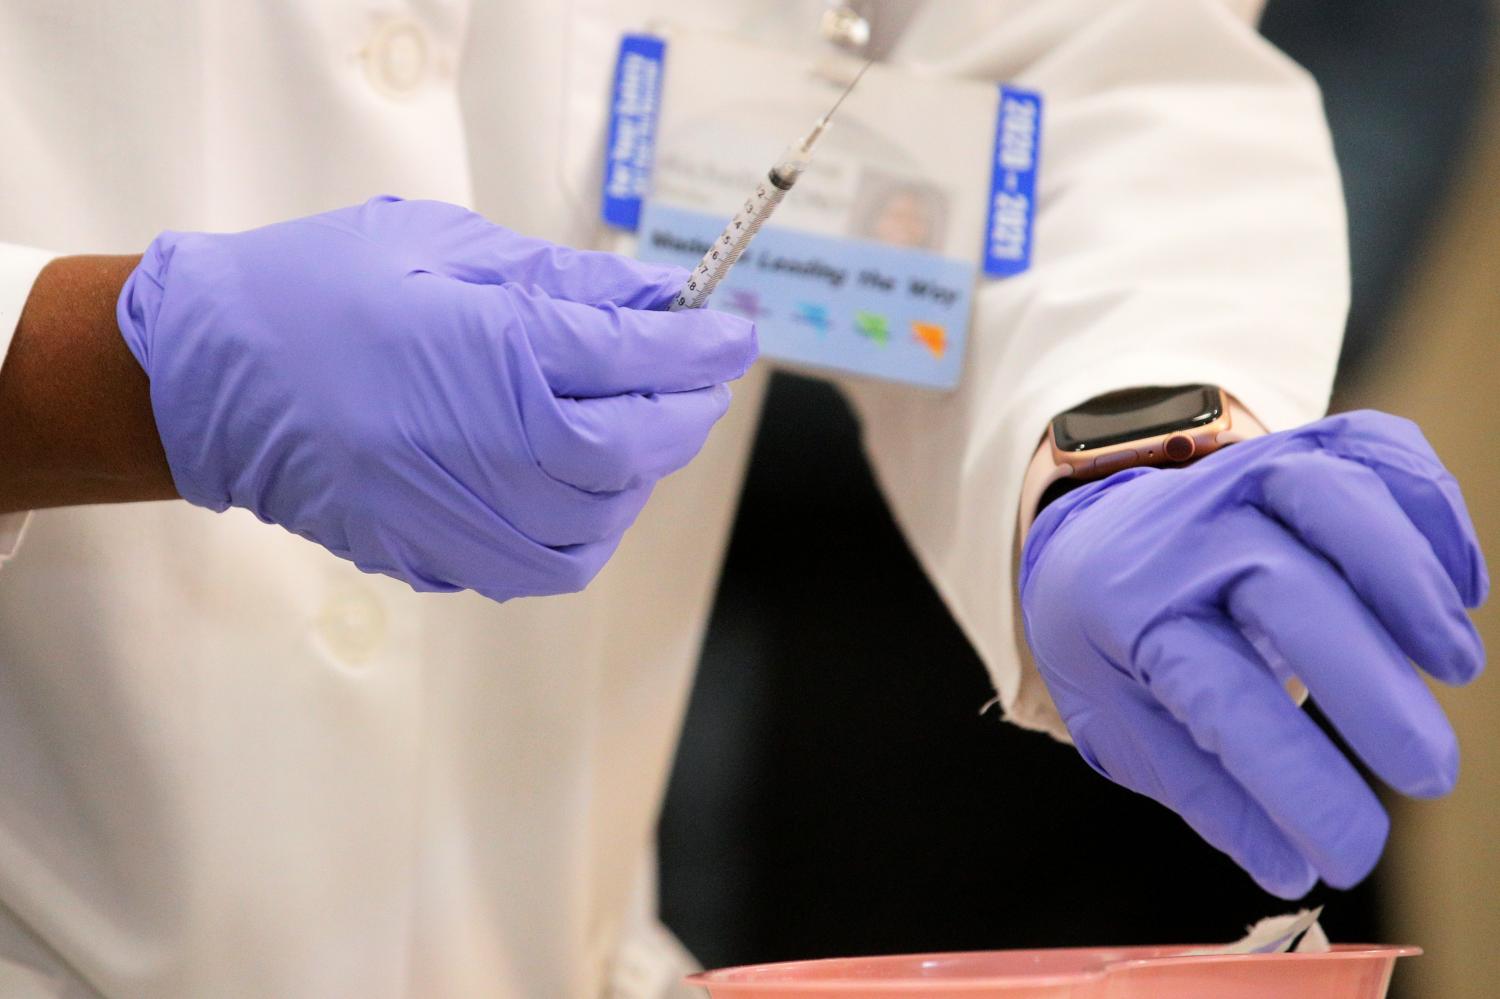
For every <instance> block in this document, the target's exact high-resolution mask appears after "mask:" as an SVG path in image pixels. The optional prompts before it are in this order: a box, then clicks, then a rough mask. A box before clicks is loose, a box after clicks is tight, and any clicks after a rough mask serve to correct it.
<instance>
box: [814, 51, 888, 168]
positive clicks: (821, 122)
mask: <svg viewBox="0 0 1500 999" xmlns="http://www.w3.org/2000/svg"><path fill="white" fill-rule="evenodd" d="M874 63H875V60H874V59H869V60H867V61H866V62H865V64H864V65H863V66H861V67H859V72H858V73H855V74H854V79H852V80H850V81H849V85H848V86H847V87H845V88H844V90H843V92H842V93H840V94H839V97H838V100H836V101H834V102H833V107H831V108H829V109H828V110H827V111H826V112H824V114H823V117H821V118H819V119H818V122H817V124H815V125H814V126H813V128H812V131H811V132H808V133H807V135H806V136H804V137H803V139H802V151H803V152H804V153H806V152H811V151H812V146H813V143H814V142H817V141H818V139H820V138H822V136H823V131H824V129H826V128H828V123H829V122H830V121H832V120H833V113H834V112H835V111H837V110H838V109H839V105H841V104H843V103H844V98H845V97H848V96H849V93H850V91H852V90H853V89H854V85H855V84H856V83H858V82H859V79H860V77H862V76H864V75H865V70H867V69H869V68H870V67H871V66H872V65H874Z"/></svg>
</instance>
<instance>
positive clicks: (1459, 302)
mask: <svg viewBox="0 0 1500 999" xmlns="http://www.w3.org/2000/svg"><path fill="white" fill-rule="evenodd" d="M1486 93H1487V100H1486V102H1485V107H1484V109H1483V112H1482V116H1481V118H1480V120H1479V121H1478V123H1477V125H1476V127H1475V129H1474V131H1473V135H1474V138H1475V140H1476V144H1475V146H1474V147H1473V148H1472V149H1471V150H1470V151H1469V155H1468V156H1467V157H1466V158H1465V169H1464V171H1463V174H1462V177H1461V179H1460V182H1459V185H1458V187H1457V189H1456V190H1455V191H1454V194H1453V196H1452V197H1451V198H1450V199H1448V201H1447V203H1446V204H1445V205H1444V206H1443V207H1442V209H1441V210H1440V211H1439V212H1438V213H1437V214H1436V216H1435V217H1434V219H1433V220H1432V223H1433V224H1432V226H1431V231H1430V233H1429V238H1428V239H1427V240H1426V241H1425V243H1424V245H1423V248H1422V252H1421V254H1420V256H1419V257H1418V258H1417V261H1418V266H1417V267H1416V269H1415V271H1414V274H1413V277H1414V280H1413V281H1412V282H1411V285H1410V287H1409V288H1407V289H1406V293H1405V294H1404V296H1403V297H1402V300H1401V301H1400V302H1399V304H1398V307H1397V311H1396V314H1395V316H1394V317H1393V320H1392V325H1391V329H1390V333H1389V336H1387V337H1386V338H1385V339H1384V341H1383V342H1382V343H1381V344H1380V347H1379V348H1378V350H1377V351H1376V353H1375V354H1374V355H1373V356H1372V357H1371V358H1370V361H1369V364H1368V365H1367V366H1366V367H1365V369H1364V370H1363V371H1362V372H1361V374H1360V376H1359V377H1357V378H1351V379H1349V380H1348V381H1347V382H1346V383H1345V384H1344V385H1343V386H1341V389H1340V392H1339V394H1338V397H1337V398H1336V400H1335V404H1336V405H1337V406H1338V407H1339V408H1344V409H1352V408H1358V407H1361V406H1378V407H1380V408H1382V409H1387V410H1390V411H1392V412H1395V413H1400V414H1401V415H1403V416H1408V417H1410V418H1412V419H1414V420H1416V421H1417V422H1418V423H1420V424H1421V425H1422V427H1423V428H1424V429H1425V430H1426V432H1427V436H1428V438H1429V439H1430V440H1431V441H1432V443H1433V446H1434V447H1435V448H1436V449H1437V451H1438V454H1440V455H1441V456H1442V457H1443V460H1444V461H1446V462H1447V463H1448V466H1449V467H1450V468H1452V469H1453V470H1454V472H1455V474H1456V475H1457V476H1458V478H1459V481H1460V482H1461V483H1462V484H1463V487H1464V493H1465V495H1466V496H1467V497H1468V501H1469V508H1470V511H1471V512H1472V513H1473V515H1474V521H1475V524H1476V526H1477V527H1478V529H1479V534H1480V538H1481V540H1482V542H1483V544H1484V550H1485V553H1486V554H1487V555H1488V556H1489V562H1490V572H1491V575H1492V577H1495V578H1497V579H1500V455H1497V454H1496V452H1495V450H1494V449H1495V448H1496V447H1497V446H1500V198H1497V195H1496V192H1497V191H1500V73H1495V72H1493V71H1492V72H1491V74H1490V78H1489V79H1488V81H1487V86H1486ZM1476 620H1477V621H1478V624H1479V630H1480V632H1481V633H1482V634H1483V635H1484V638H1485V643H1486V645H1487V647H1488V649H1489V658H1490V664H1491V666H1490V670H1489V672H1488V673H1487V674H1486V675H1485V676H1483V677H1481V678H1480V679H1479V681H1478V682H1476V683H1475V684H1473V685H1472V686H1470V687H1468V688H1465V689H1462V690H1442V689H1440V690H1439V691H1438V696H1439V699H1440V700H1441V701H1442V702H1443V704H1444V706H1445V707H1446V709H1447V711H1448V716H1449V717H1450V718H1451V719H1453V722H1454V726H1455V728H1456V729H1457V730H1458V734H1459V739H1460V741H1461V743H1462V746H1463V774H1462V777H1461V779H1460V781H1459V786H1458V790H1457V791H1455V792H1454V794H1453V795H1452V796H1451V797H1449V798H1447V799H1444V800H1442V801H1437V802H1421V803H1417V802H1399V803H1393V804H1394V823H1395V824H1394V835H1393V839H1392V844H1391V849H1390V852H1389V856H1388V858H1387V860H1386V863H1385V865H1384V877H1385V883H1386V885H1387V888H1388V890H1387V892H1386V893H1385V897H1384V905H1385V910H1386V924H1387V926H1388V927H1389V930H1390V935H1391V938H1392V939H1396V938H1399V939H1402V940H1410V941H1412V942H1415V943H1420V944H1421V945H1422V946H1424V947H1426V948H1427V955H1426V956H1425V957H1423V958H1421V959H1420V960H1417V961H1413V962H1409V964H1408V965H1407V967H1405V968H1403V969H1402V977H1401V978H1400V979H1399V984H1401V985H1402V986H1403V991H1402V995H1405V996H1412V997H1416V996H1420V997H1435V996H1442V997H1444V999H1480V997H1492V996H1496V995H1500V675H1497V668H1496V667H1497V664H1500V599H1497V598H1495V597H1493V596H1492V597H1491V599H1490V601H1489V603H1488V605H1487V606H1485V607H1484V608H1483V609H1482V610H1480V611H1479V612H1478V614H1477V615H1476Z"/></svg>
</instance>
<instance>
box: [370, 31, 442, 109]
mask: <svg viewBox="0 0 1500 999" xmlns="http://www.w3.org/2000/svg"><path fill="white" fill-rule="evenodd" d="M428 47H429V46H428V44H427V32H425V31H424V30H423V29H422V26H421V25H420V24H418V23H417V22H416V21H413V20H411V19H410V18H404V17H403V18H395V19H392V20H389V21H385V22H383V23H382V24H381V25H380V27H379V28H377V29H375V34H374V35H373V36H372V37H371V38H370V42H369V44H368V45H366V46H365V51H364V56H365V75H366V76H367V77H368V78H369V80H370V84H371V86H373V87H374V88H375V89H376V90H378V91H380V92H381V93H383V94H385V95H386V96H388V97H403V96H405V95H407V94H409V93H411V92H412V91H413V90H415V89H417V87H418V86H420V85H421V83H422V78H423V76H424V74H425V73H426V71H427V61H428Z"/></svg>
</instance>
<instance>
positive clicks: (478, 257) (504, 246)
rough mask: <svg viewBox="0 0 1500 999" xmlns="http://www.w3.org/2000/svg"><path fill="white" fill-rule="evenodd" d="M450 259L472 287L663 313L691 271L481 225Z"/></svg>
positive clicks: (452, 267)
mask: <svg viewBox="0 0 1500 999" xmlns="http://www.w3.org/2000/svg"><path fill="white" fill-rule="evenodd" d="M480 222H481V223H482V225H476V227H475V228H474V229H473V231H471V232H469V233H467V234H466V235H465V237H464V238H463V239H462V240H461V241H459V243H458V245H456V246H455V247H453V248H452V250H451V252H450V254H449V257H450V259H449V261H448V266H449V273H450V276H452V277H455V278H457V279H459V280H461V281H468V282H470V283H472V284H516V285H521V286H530V287H535V288H539V289H541V290H542V291H543V292H545V293H546V294H548V295H550V296H551V297H553V298H559V299H564V300H566V301H569V302H581V303H583V304H585V305H618V306H620V307H622V308H628V309H664V308H666V306H667V304H668V303H669V302H671V300H672V296H673V295H674V294H676V293H677V292H678V291H679V290H680V289H681V288H682V285H683V282H684V281H685V280H686V279H687V271H685V270H683V269H682V268H680V267H671V266H668V265H665V264H648V263H643V262H641V261H639V260H632V259H631V258H629V257H625V256H621V255H620V254H617V253H605V252H603V251H600V250H575V249H571V248H570V247H566V246H559V245H558V244H556V243H549V242H547V241H546V240H544V239H536V238H533V237H531V236H522V235H520V234H519V233H515V232H511V231H510V230H509V229H506V228H504V227H503V226H498V225H495V224H494V223H492V222H488V221H484V220H482V219H481V220H480Z"/></svg>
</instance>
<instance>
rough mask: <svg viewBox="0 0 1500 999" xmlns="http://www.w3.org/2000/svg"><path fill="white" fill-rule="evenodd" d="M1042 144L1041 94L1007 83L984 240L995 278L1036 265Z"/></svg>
mask: <svg viewBox="0 0 1500 999" xmlns="http://www.w3.org/2000/svg"><path fill="white" fill-rule="evenodd" d="M1041 143H1042V97H1041V95H1040V94H1037V93H1033V92H1032V91H1029V90H1019V89H1017V88H1015V87H1010V86H1005V85H1002V86H1001V87H1000V118H999V121H998V122H997V123H996V125H995V158H994V163H993V169H992V172H991V174H990V219H989V225H988V226H986V227H985V240H984V272H985V273H986V274H988V275H990V276H991V277H1008V276H1010V275H1012V274H1019V273H1021V272H1022V271H1024V270H1026V268H1028V267H1030V266H1031V235H1032V230H1033V223H1034V222H1035V221H1036V171H1037V159H1038V156H1039V153H1040V151H1041Z"/></svg>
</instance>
